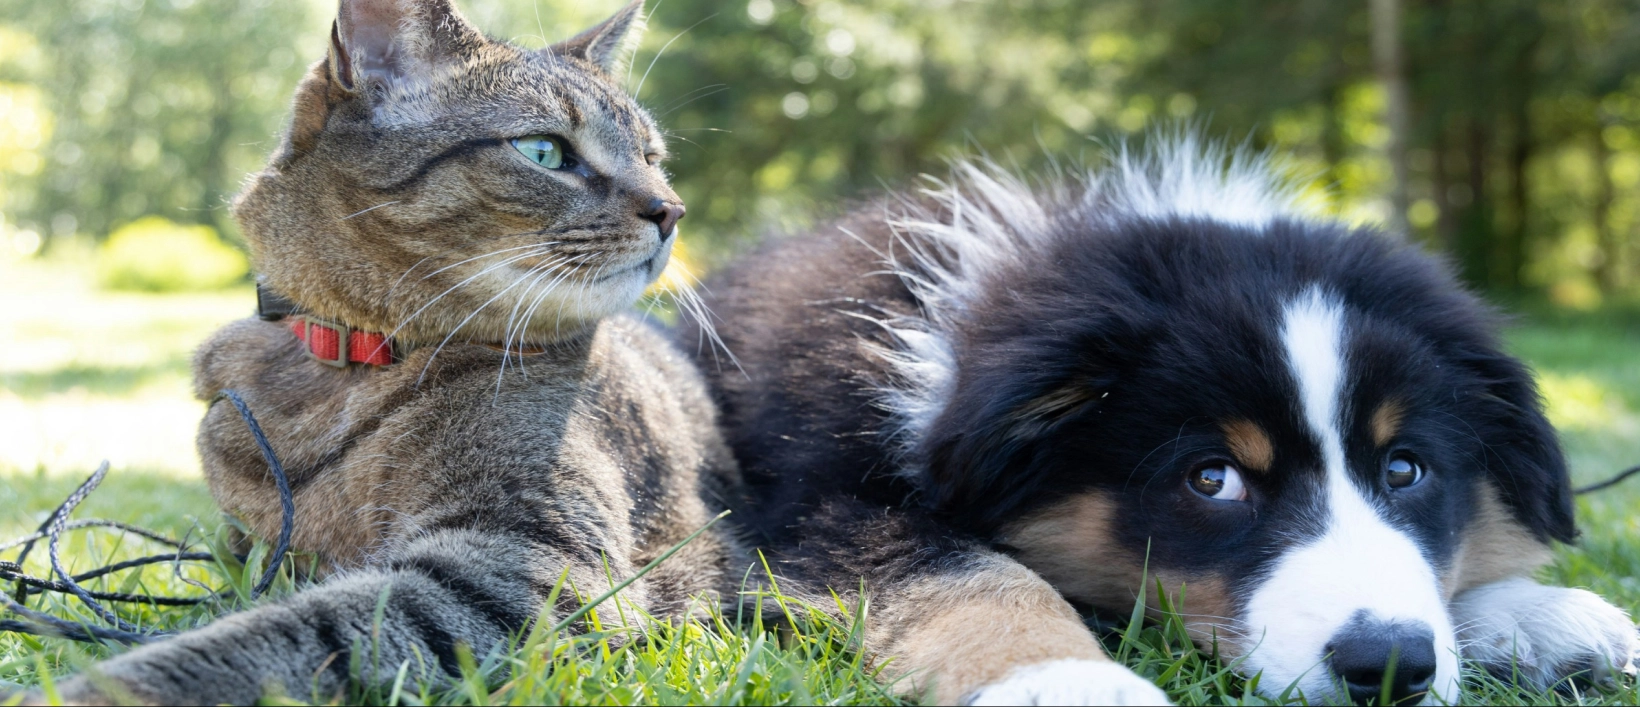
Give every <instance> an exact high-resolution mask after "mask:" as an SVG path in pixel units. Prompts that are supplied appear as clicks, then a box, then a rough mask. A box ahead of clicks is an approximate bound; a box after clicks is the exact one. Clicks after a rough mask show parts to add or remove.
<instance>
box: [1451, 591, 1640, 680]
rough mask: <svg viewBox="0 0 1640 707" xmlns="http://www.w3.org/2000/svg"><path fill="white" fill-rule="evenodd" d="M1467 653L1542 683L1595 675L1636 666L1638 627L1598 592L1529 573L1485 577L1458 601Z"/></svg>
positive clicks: (1503, 673) (1506, 673)
mask: <svg viewBox="0 0 1640 707" xmlns="http://www.w3.org/2000/svg"><path fill="white" fill-rule="evenodd" d="M1452 622H1453V624H1454V625H1456V626H1457V627H1458V647H1459V649H1460V650H1461V651H1462V652H1463V657H1464V658H1466V659H1469V660H1473V661H1476V662H1479V663H1480V664H1482V665H1483V666H1485V667H1486V669H1487V670H1489V671H1491V672H1492V673H1494V674H1496V675H1498V676H1500V677H1503V678H1505V679H1508V678H1509V677H1510V676H1511V675H1517V674H1518V675H1519V676H1520V678H1521V680H1522V681H1523V682H1525V683H1527V684H1530V685H1532V686H1534V687H1537V688H1539V689H1542V688H1545V687H1548V686H1550V685H1553V684H1555V683H1557V682H1559V681H1561V680H1563V679H1565V678H1566V677H1568V676H1572V675H1576V674H1580V673H1581V674H1582V675H1583V676H1584V677H1587V678H1589V679H1591V680H1593V681H1595V682H1605V681H1608V680H1610V679H1611V678H1612V677H1613V676H1614V675H1615V674H1617V673H1627V674H1629V675H1633V674H1634V673H1635V661H1636V659H1637V657H1640V632H1637V630H1636V628H1635V625H1634V622H1633V621H1632V620H1631V619H1630V618H1629V617H1628V615H1627V614H1624V613H1623V610H1622V609H1619V608H1617V607H1615V606H1612V605H1611V604H1608V603H1606V600H1604V599H1601V598H1600V597H1598V596H1596V595H1595V594H1594V593H1592V592H1588V591H1585V590H1582V589H1567V588H1564V587H1546V586H1543V585H1541V584H1538V583H1536V582H1533V581H1530V580H1526V579H1509V580H1504V581H1502V582H1495V583H1493V584H1487V585H1482V586H1480V587H1476V588H1474V589H1471V590H1469V591H1467V592H1464V593H1463V594H1460V595H1458V597H1457V598H1456V599H1454V600H1453V602H1452Z"/></svg>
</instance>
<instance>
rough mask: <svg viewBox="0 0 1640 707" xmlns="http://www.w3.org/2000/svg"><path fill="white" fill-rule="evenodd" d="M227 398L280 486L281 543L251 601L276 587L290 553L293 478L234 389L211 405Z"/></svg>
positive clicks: (293, 520)
mask: <svg viewBox="0 0 1640 707" xmlns="http://www.w3.org/2000/svg"><path fill="white" fill-rule="evenodd" d="M224 398H226V399H227V400H228V402H230V403H233V406H234V407H235V408H237V409H238V410H239V416H240V417H241V418H244V420H245V426H246V427H248V428H250V430H251V436H252V437H255V438H256V446H257V447H258V448H260V449H261V450H262V458H263V459H264V460H266V461H267V463H268V471H270V472H273V483H274V484H275V485H276V486H278V487H279V506H280V510H281V516H282V517H281V518H280V522H279V542H277V543H275V544H274V546H273V557H271V558H269V559H268V570H267V572H264V573H263V574H262V580H261V581H259V582H257V583H256V587H255V588H253V589H251V598H253V599H254V598H256V597H259V596H262V593H263V592H265V591H267V590H268V587H269V586H272V585H273V580H274V578H275V577H278V576H279V565H280V564H282V563H284V561H285V553H287V552H290V535H291V532H292V531H293V530H294V529H295V527H296V500H295V498H294V496H293V495H292V494H291V491H290V479H289V478H287V477H286V476H285V466H284V465H283V464H280V463H279V456H278V455H276V454H274V453H273V445H270V444H268V437H267V435H264V434H262V426H261V425H259V424H256V416H255V415H252V414H251V409H250V406H248V405H246V404H245V400H244V398H241V397H239V393H238V392H237V391H235V390H233V389H231V388H224V389H223V390H221V391H220V392H218V393H217V394H216V397H215V398H212V399H211V403H212V404H215V403H216V401H218V400H222V399H224Z"/></svg>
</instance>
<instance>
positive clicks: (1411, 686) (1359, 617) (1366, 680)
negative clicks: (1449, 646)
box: [1327, 612, 1435, 705]
mask: <svg viewBox="0 0 1640 707" xmlns="http://www.w3.org/2000/svg"><path fill="white" fill-rule="evenodd" d="M1327 651H1328V652H1329V653H1331V654H1332V656H1331V657H1330V658H1329V659H1328V664H1329V665H1330V666H1331V667H1332V671H1333V674H1334V675H1336V676H1338V678H1339V679H1341V680H1343V681H1344V686H1345V687H1346V688H1347V689H1348V690H1349V693H1350V700H1351V701H1352V702H1354V703H1355V704H1358V705H1364V704H1379V705H1388V704H1398V703H1400V702H1402V701H1404V700H1407V699H1408V698H1411V697H1413V696H1414V695H1421V694H1423V693H1425V692H1428V691H1429V683H1430V680H1432V679H1433V678H1434V677H1435V632H1434V631H1431V630H1430V628H1429V625H1428V624H1425V623H1424V622H1422V621H1383V620H1380V619H1376V618H1373V617H1371V616H1369V615H1367V614H1366V612H1361V613H1358V614H1356V615H1355V617H1354V618H1353V619H1351V620H1350V622H1349V623H1348V624H1345V625H1344V628H1342V629H1339V631H1338V633H1335V634H1333V637H1332V641H1331V642H1329V643H1328V644H1327ZM1386 687H1387V688H1388V690H1389V692H1388V694H1387V695H1386V694H1385V692H1384V690H1385V688H1386ZM1386 698H1387V699H1386Z"/></svg>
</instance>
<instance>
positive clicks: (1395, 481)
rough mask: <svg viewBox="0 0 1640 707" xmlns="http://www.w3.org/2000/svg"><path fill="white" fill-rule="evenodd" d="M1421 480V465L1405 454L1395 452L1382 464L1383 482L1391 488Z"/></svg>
mask: <svg viewBox="0 0 1640 707" xmlns="http://www.w3.org/2000/svg"><path fill="white" fill-rule="evenodd" d="M1423 480H1424V467H1423V465H1422V464H1419V463H1418V462H1416V461H1413V460H1412V459H1410V458H1408V457H1406V456H1403V455H1399V454H1397V455H1395V456H1393V457H1390V460H1389V463H1388V464H1385V465H1384V483H1387V484H1389V487H1390V488H1392V489H1404V488H1406V487H1408V486H1411V485H1413V484H1416V483H1418V482H1420V481H1423Z"/></svg>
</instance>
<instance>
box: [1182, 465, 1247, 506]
mask: <svg viewBox="0 0 1640 707" xmlns="http://www.w3.org/2000/svg"><path fill="white" fill-rule="evenodd" d="M1190 488H1191V489H1193V490H1194V491H1195V492H1196V493H1199V494H1201V495H1203V496H1206V497H1208V498H1211V499H1213V500H1215V501H1245V500H1247V485H1246V484H1245V483H1243V482H1242V479H1241V471H1239V470H1237V469H1236V467H1233V466H1231V465H1229V464H1224V463H1215V464H1211V465H1208V466H1205V467H1202V468H1200V469H1197V470H1195V471H1192V472H1190Z"/></svg>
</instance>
